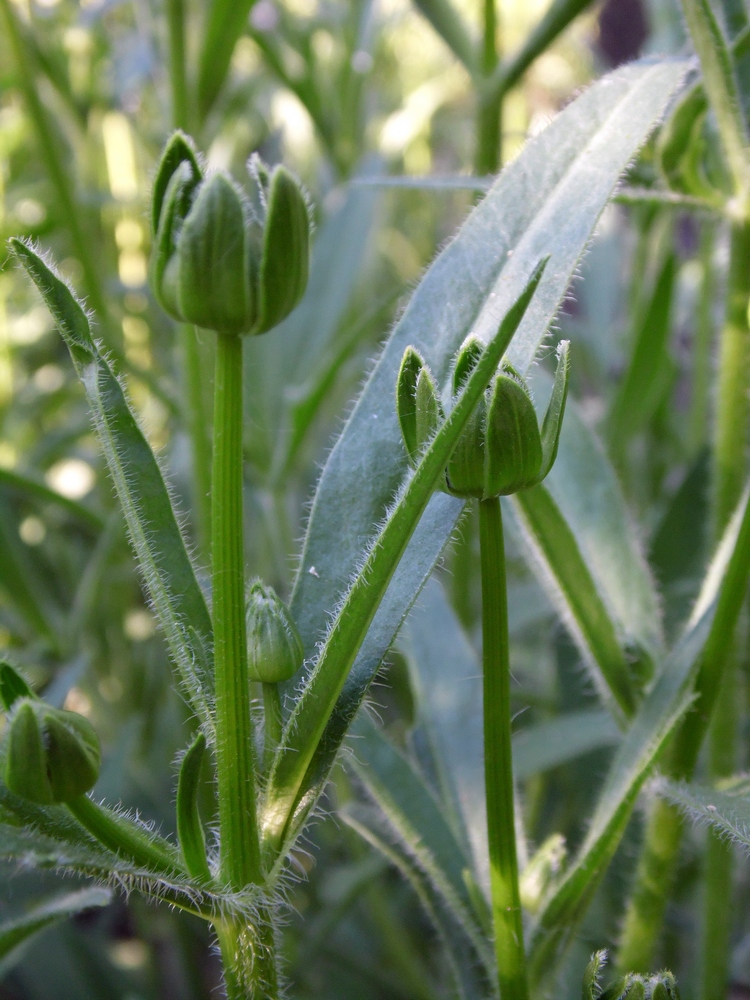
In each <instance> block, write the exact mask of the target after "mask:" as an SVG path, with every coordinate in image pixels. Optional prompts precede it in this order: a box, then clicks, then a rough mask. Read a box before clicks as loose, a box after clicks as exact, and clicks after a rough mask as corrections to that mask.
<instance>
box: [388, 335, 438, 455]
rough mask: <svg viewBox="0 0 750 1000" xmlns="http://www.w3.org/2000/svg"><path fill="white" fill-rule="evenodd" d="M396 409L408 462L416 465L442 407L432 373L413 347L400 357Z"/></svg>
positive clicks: (431, 435) (429, 438)
mask: <svg viewBox="0 0 750 1000" xmlns="http://www.w3.org/2000/svg"><path fill="white" fill-rule="evenodd" d="M396 412H397V414H398V421H399V424H400V426H401V435H402V437H403V439H404V446H405V448H406V453H407V455H408V456H409V461H410V462H411V464H412V465H416V464H417V463H418V461H419V457H420V454H421V453H422V451H423V449H424V447H425V445H426V444H427V443H428V442H429V441H430V440H431V438H432V437H433V436H434V434H435V432H436V431H437V429H438V427H439V426H440V424H441V423H442V421H443V408H442V406H441V405H440V400H439V399H438V391H437V386H436V385H435V380H434V378H433V377H432V372H431V371H430V369H429V368H428V367H427V365H426V364H425V363H424V361H423V360H422V356H421V355H420V354H419V352H418V351H416V350H415V349H414V348H413V347H407V348H406V350H405V351H404V356H403V358H402V359H401V367H400V369H399V373H398V379H397V381H396Z"/></svg>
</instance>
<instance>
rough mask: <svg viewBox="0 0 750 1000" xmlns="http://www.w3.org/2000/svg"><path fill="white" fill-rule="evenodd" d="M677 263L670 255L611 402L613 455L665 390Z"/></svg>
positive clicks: (640, 425) (640, 427)
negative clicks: (625, 369)
mask: <svg viewBox="0 0 750 1000" xmlns="http://www.w3.org/2000/svg"><path fill="white" fill-rule="evenodd" d="M676 274H677V261H676V260H675V257H674V255H673V254H669V256H668V257H667V259H666V260H665V261H664V265H663V266H662V269H661V271H660V273H659V277H658V278H657V280H656V284H655V285H654V290H653V293H652V295H651V297H650V299H649V301H648V304H647V306H646V309H645V311H644V315H643V319H642V320H641V322H640V323H639V324H638V326H637V328H636V331H635V340H634V343H633V347H632V352H631V355H630V362H629V365H628V368H627V371H626V372H625V375H624V377H623V378H622V381H621V382H620V385H619V386H618V390H617V395H616V396H615V399H614V402H613V403H612V410H611V412H610V415H609V436H610V441H611V444H612V453H613V455H614V456H615V457H616V458H617V457H622V456H623V453H624V451H625V448H626V445H627V442H628V441H629V440H630V438H631V437H633V436H634V435H636V434H638V432H639V431H641V430H643V428H644V426H645V425H646V423H647V422H648V421H649V420H650V419H651V417H653V415H654V411H655V409H656V407H657V406H658V405H659V403H660V402H661V399H662V398H663V395H664V391H665V389H666V388H668V385H669V381H670V377H671V375H672V370H673V365H672V360H671V357H670V354H669V336H670V333H671V332H672V304H673V299H674V288H675V277H676Z"/></svg>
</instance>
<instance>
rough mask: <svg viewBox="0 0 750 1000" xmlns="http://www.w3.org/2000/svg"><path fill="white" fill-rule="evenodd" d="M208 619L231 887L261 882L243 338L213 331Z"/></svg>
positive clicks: (224, 863) (224, 852)
mask: <svg viewBox="0 0 750 1000" xmlns="http://www.w3.org/2000/svg"><path fill="white" fill-rule="evenodd" d="M214 393H215V404H214V456H213V490H212V492H213V498H212V499H213V521H212V545H211V551H212V563H213V625H214V670H215V686H216V780H217V790H218V799H219V830H220V834H221V870H222V875H223V878H224V879H225V881H226V882H227V883H228V884H229V885H230V886H231V887H232V888H233V889H242V888H243V887H244V886H246V885H247V884H248V883H250V882H255V883H259V882H260V881H261V870H260V850H259V847H258V823H257V817H256V806H255V761H254V753H253V739H252V721H251V717H250V688H249V681H248V675H247V643H246V638H245V579H244V551H243V542H242V539H243V532H242V340H241V338H240V337H233V336H225V335H222V334H218V335H217V337H216V382H215V385H214Z"/></svg>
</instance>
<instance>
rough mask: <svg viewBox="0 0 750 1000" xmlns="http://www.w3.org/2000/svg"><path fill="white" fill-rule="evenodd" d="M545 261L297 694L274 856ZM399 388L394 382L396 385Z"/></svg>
mask: <svg viewBox="0 0 750 1000" xmlns="http://www.w3.org/2000/svg"><path fill="white" fill-rule="evenodd" d="M546 263H547V258H544V259H543V260H542V261H541V262H540V263H538V264H537V265H536V267H535V268H534V269H533V271H532V274H531V276H530V277H529V278H528V279H527V281H526V282H525V287H524V288H523V291H522V292H521V294H520V296H519V297H518V299H517V300H516V301H515V302H513V304H512V305H511V306H510V308H509V309H508V311H507V313H506V314H505V315H504V316H503V318H502V320H501V322H500V326H499V329H498V330H497V332H496V333H495V335H494V337H493V338H492V339H491V340H490V342H489V344H487V346H486V347H485V349H484V351H483V352H482V354H481V356H480V358H479V360H478V362H477V364H476V367H475V368H474V370H473V372H472V373H471V375H470V377H469V378H468V379H467V381H466V383H465V384H464V387H463V389H462V390H461V393H460V395H459V396H458V397H457V398H456V399H455V400H454V406H453V409H452V410H451V412H450V414H449V415H448V416H447V418H446V420H445V422H444V423H443V425H442V426H441V427H440V429H439V430H438V432H437V433H436V434H435V437H434V438H433V439H432V442H431V443H430V445H429V447H428V448H427V449H426V451H425V452H424V454H423V456H422V457H421V460H420V462H419V465H418V466H417V468H416V469H415V471H414V475H413V476H412V477H410V478H408V479H407V480H406V483H405V485H404V488H403V490H402V492H401V494H400V496H398V497H397V499H396V501H395V503H394V504H393V505H392V507H391V509H390V511H389V512H388V515H387V517H386V520H385V522H384V524H383V527H382V528H381V530H380V531H379V532H378V534H377V535H376V537H375V538H374V540H373V542H372V544H371V546H370V549H369V552H368V553H367V555H366V558H365V560H364V562H363V564H362V566H361V568H360V569H359V572H358V573H357V575H356V576H355V578H354V580H353V582H352V584H351V587H350V588H349V591H348V593H347V595H346V598H345V600H344V601H343V602H342V604H341V607H340V609H339V611H338V613H337V614H336V617H335V619H334V620H333V622H332V624H331V628H330V630H329V633H328V636H327V637H326V640H325V643H324V645H323V647H322V649H321V652H320V655H319V657H318V660H317V663H316V665H315V668H314V670H313V671H312V673H311V674H310V676H309V678H308V680H307V683H306V684H305V687H304V689H303V691H302V693H301V695H300V696H299V698H298V699H297V702H296V704H295V707H294V710H293V712H292V715H291V717H290V720H289V723H288V725H287V727H286V729H285V732H284V735H283V738H282V745H281V747H280V749H279V752H278V755H277V757H276V759H275V761H274V765H273V769H272V771H271V775H270V778H269V788H268V791H267V795H266V806H265V815H264V820H263V826H264V836H265V838H266V840H267V843H268V844H269V846H270V849H271V851H272V852H273V853H274V854H275V853H276V851H278V849H279V847H280V845H281V841H282V838H283V836H284V832H285V829H286V826H287V822H288V820H289V818H290V817H291V814H292V812H293V810H294V807H295V805H296V803H297V801H298V797H299V793H300V790H301V789H302V786H303V782H304V777H305V772H306V770H307V768H308V766H309V764H310V762H311V761H312V759H313V757H314V755H315V752H316V750H317V748H318V744H319V743H320V740H321V738H322V736H323V734H324V732H325V728H326V724H327V723H328V720H329V719H330V717H331V714H332V713H333V711H334V709H335V707H336V701H337V700H338V697H339V695H340V694H341V691H342V689H343V687H344V684H345V682H346V679H347V676H348V674H349V671H350V670H351V668H352V666H353V665H354V661H355V659H356V657H357V653H358V652H359V648H360V646H361V645H362V641H363V640H364V638H365V635H366V634H367V630H368V628H369V626H370V624H371V623H372V620H373V618H374V616H375V613H376V611H377V609H378V605H379V604H380V602H381V600H382V598H383V595H384V594H385V591H386V589H387V587H388V584H389V583H390V581H391V578H392V577H393V574H394V572H395V570H396V567H397V566H398V563H399V562H400V560H401V557H402V556H403V554H404V551H405V550H406V547H407V545H408V543H409V540H410V538H411V536H412V534H413V533H414V529H415V528H416V526H417V524H418V522H419V519H420V517H421V515H422V514H423V513H424V510H425V508H426V506H427V503H428V501H429V499H430V495H431V494H432V492H433V490H434V489H435V487H436V486H437V484H438V482H439V481H440V479H441V477H442V475H443V472H444V469H445V466H446V464H447V462H448V459H449V458H450V455H451V452H452V450H453V448H454V447H455V445H456V442H457V441H458V439H459V437H460V435H461V431H462V430H463V428H464V426H465V425H466V423H467V421H468V420H469V419H470V417H471V414H472V413H473V411H474V409H475V408H476V405H477V403H478V402H479V399H480V397H481V395H482V393H483V392H484V390H485V389H486V387H487V385H488V384H489V381H490V379H491V378H492V376H493V375H494V373H495V370H496V368H497V366H498V364H499V362H500V358H501V357H502V355H503V353H504V352H505V350H506V349H507V347H508V345H509V343H510V341H511V338H512V337H513V334H514V333H515V331H516V330H517V328H518V324H519V323H520V321H521V319H522V318H523V316H524V313H525V312H526V309H527V307H528V305H529V302H530V301H531V299H532V297H533V295H534V292H535V291H536V289H537V287H538V285H539V282H540V280H541V277H542V274H543V272H544V268H545V266H546ZM392 392H395V386H394V387H393V389H392Z"/></svg>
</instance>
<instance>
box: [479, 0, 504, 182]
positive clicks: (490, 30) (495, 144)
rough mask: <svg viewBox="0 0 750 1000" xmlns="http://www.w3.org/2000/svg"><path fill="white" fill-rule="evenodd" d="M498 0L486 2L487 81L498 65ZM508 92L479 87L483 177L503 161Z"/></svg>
mask: <svg viewBox="0 0 750 1000" xmlns="http://www.w3.org/2000/svg"><path fill="white" fill-rule="evenodd" d="M497 2H498V0H484V31H483V38H482V58H481V72H482V75H483V76H484V77H485V78H488V77H490V76H491V75H492V72H493V70H494V69H495V67H496V66H497V63H498V60H499V54H498V50H497V13H496V9H495V4H496V3H497ZM504 96H505V92H504V91H493V92H491V91H489V90H487V89H485V88H483V87H481V86H480V87H479V88H478V99H479V107H478V109H477V151H476V155H475V163H474V167H475V170H476V172H477V174H479V176H480V177H481V176H484V174H494V173H497V171H498V169H499V166H500V162H501V144H502V126H501V115H502V105H503V97H504Z"/></svg>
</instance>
